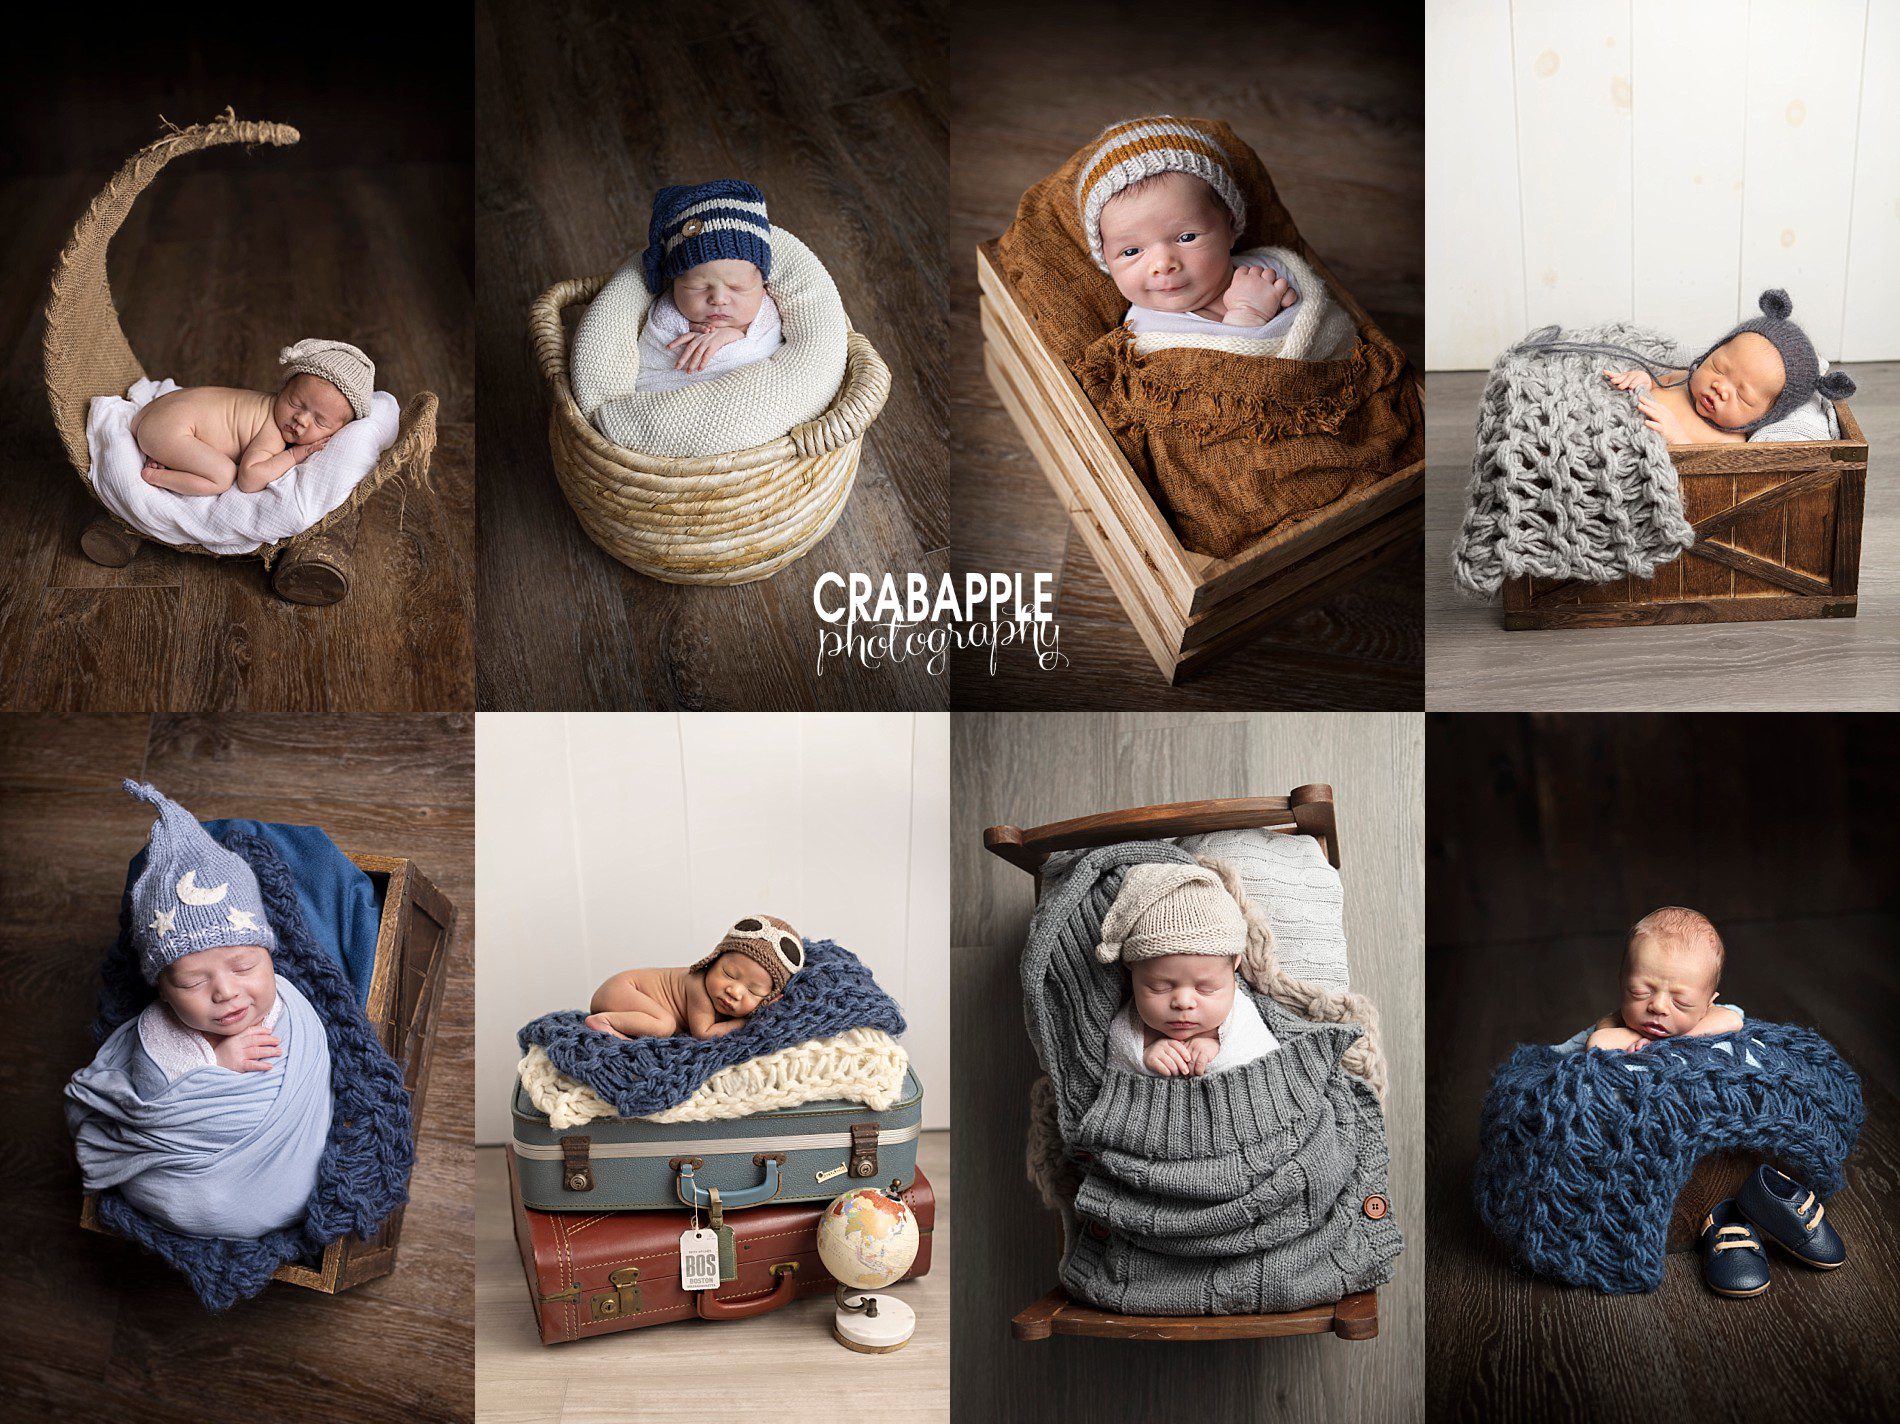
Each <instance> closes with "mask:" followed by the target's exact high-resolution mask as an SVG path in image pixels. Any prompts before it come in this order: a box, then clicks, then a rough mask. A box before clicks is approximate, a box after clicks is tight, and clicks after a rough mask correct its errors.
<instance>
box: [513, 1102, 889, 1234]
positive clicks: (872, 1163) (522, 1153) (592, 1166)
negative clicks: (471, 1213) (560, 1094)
mask: <svg viewBox="0 0 1900 1424" xmlns="http://www.w3.org/2000/svg"><path fill="white" fill-rule="evenodd" d="M923 1118H924V1090H923V1087H922V1085H921V1084H919V1083H918V1081H917V1075H916V1074H915V1073H913V1072H906V1073H905V1075H904V1086H903V1089H902V1090H901V1092H900V1093H899V1096H898V1100H897V1101H896V1102H895V1103H893V1104H892V1105H891V1106H890V1107H889V1108H886V1109H885V1110H884V1111H883V1112H874V1111H872V1110H871V1109H870V1108H868V1107H866V1106H865V1105H864V1104H863V1103H853V1102H824V1103H805V1104H803V1105H801V1106H799V1107H795V1108H777V1109H774V1110H773V1111H771V1112H762V1113H754V1114H752V1115H751V1116H750V1117H735V1118H726V1119H723V1120H721V1121H719V1122H670V1123H661V1122H647V1121H645V1120H644V1119H641V1118H619V1117H615V1118H598V1119H596V1120H595V1121H593V1122H589V1123H585V1124H583V1125H582V1126H580V1127H577V1128H570V1129H567V1130H565V1131H562V1130H557V1129H555V1128H552V1127H550V1126H548V1119H547V1115H546V1114H545V1113H543V1112H541V1111H540V1110H539V1109H538V1108H536V1107H535V1105H534V1104H533V1103H532V1102H530V1101H529V1099H528V1095H527V1092H526V1091H525V1090H524V1089H523V1088H522V1086H521V1084H520V1083H519V1082H517V1083H516V1084H515V1099H514V1149H515V1160H516V1162H517V1163H518V1165H519V1169H520V1178H521V1200H522V1201H523V1203H525V1204H526V1205H528V1206H530V1207H533V1208H534V1209H535V1210H536V1211H657V1210H661V1209H674V1210H677V1209H678V1208H679V1206H680V1205H681V1204H682V1203H683V1204H685V1205H688V1206H690V1205H693V1204H694V1203H695V1202H696V1203H697V1204H698V1205H699V1206H701V1207H707V1206H709V1205H710V1204H711V1200H712V1198H711V1193H712V1192H713V1191H714V1190H715V1189H716V1190H717V1191H718V1192H719V1200H720V1205H721V1207H722V1208H725V1209H731V1210H735V1211H736V1210H740V1209H742V1208H745V1207H748V1206H757V1205H758V1204H759V1203H761V1202H768V1201H776V1202H805V1201H829V1200H830V1199H831V1198H832V1197H835V1196H837V1195H838V1194H839V1193H841V1192H845V1191H849V1190H850V1189H851V1188H852V1187H864V1186H873V1185H876V1186H883V1187H890V1186H891V1184H892V1183H893V1182H895V1183H896V1184H897V1190H899V1191H901V1190H903V1189H904V1188H906V1187H908V1186H909V1185H910V1183H911V1178H912V1177H913V1176H915V1175H916V1172H917V1136H918V1133H919V1132H920V1131H921V1130H922V1126H923Z"/></svg>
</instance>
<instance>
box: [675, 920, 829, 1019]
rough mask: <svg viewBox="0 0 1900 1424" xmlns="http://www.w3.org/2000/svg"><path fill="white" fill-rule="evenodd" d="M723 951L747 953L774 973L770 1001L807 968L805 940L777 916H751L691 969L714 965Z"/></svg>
mask: <svg viewBox="0 0 1900 1424" xmlns="http://www.w3.org/2000/svg"><path fill="white" fill-rule="evenodd" d="M722 954H743V955H744V956H745V957H746V958H747V959H750V960H751V961H752V962H753V963H754V964H756V965H758V966H759V968H761V969H763V970H764V971H765V972H766V973H767V974H768V975H770V976H771V980H772V992H771V993H770V994H768V995H767V996H766V1002H767V1003H770V1002H771V1001H772V1000H773V999H776V998H777V997H778V996H779V995H780V994H782V993H784V992H785V986H786V985H787V984H788V983H790V982H791V978H792V976H793V975H794V974H796V973H798V971H799V970H801V969H803V968H804V967H805V941H804V940H802V939H800V938H799V936H798V931H797V930H795V929H793V928H792V927H791V926H790V925H788V924H786V923H785V921H783V920H781V919H780V918H779V917H778V916H777V915H747V916H746V917H745V918H744V919H743V920H740V921H739V922H738V923H737V924H735V925H734V926H733V927H732V928H731V929H729V930H727V931H726V937H725V938H724V939H722V940H720V941H719V944H718V946H717V947H716V948H715V949H714V950H713V952H712V953H711V954H709V955H707V956H706V957H705V958H704V959H702V960H700V961H699V963H697V964H695V965H693V966H692V968H691V969H690V970H689V971H688V972H689V973H692V974H698V973H700V972H702V971H703V970H705V969H708V968H710V967H711V965H712V962H713V961H714V960H715V959H717V958H719V956H720V955H722Z"/></svg>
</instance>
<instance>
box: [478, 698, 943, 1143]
mask: <svg viewBox="0 0 1900 1424" xmlns="http://www.w3.org/2000/svg"><path fill="white" fill-rule="evenodd" d="M949 776H950V719H949V716H948V714H947V713H941V712H933V713H891V714H884V713H830V714H823V713H758V714H752V713H733V714H727V713H713V712H692V713H687V714H683V715H681V714H676V713H662V712H650V713H489V712H484V713H482V714H481V715H480V716H479V717H478V718H477V719H476V723H475V798H476V799H475V808H476V817H475V887H476V890H475V893H476V911H477V913H476V921H477V924H478V925H479V926H480V928H479V931H478V933H477V939H476V947H475V963H476V973H475V1012H476V1021H475V1075H476V1076H475V1140H476V1141H477V1142H480V1143H493V1142H505V1141H506V1140H507V1139H508V1136H509V1118H508V1097H509V1093H510V1092H511V1090H512V1089H511V1085H512V1082H513V1073H514V1065H515V1062H516V1060H517V1058H518V1057H519V1053H518V1051H517V1049H516V1047H515V1037H514V1035H515V1030H516V1029H518V1028H520V1027H521V1025H522V1024H524V1023H526V1022H527V1021H528V1020H529V1019H531V1018H534V1017H536V1016H537V1015H539V1014H542V1013H546V1012H548V1011H550V1010H553V1009H569V1008H584V1007H586V1005H587V1001H588V999H589V998H590V997H591V996H592V994H593V992H594V989H595V988H596V987H597V986H598V985H599V984H600V983H601V982H602V981H603V980H605V979H606V978H607V976H608V975H610V974H612V973H614V972H615V971H617V970H620V969H626V968H630V967H633V966H636V965H660V964H689V963H691V962H692V961H694V960H695V959H697V958H699V956H700V955H702V954H704V953H705V952H706V951H707V950H708V949H710V948H711V947H712V946H713V945H714V944H716V943H718V941H719V937H720V935H721V934H722V933H723V932H724V931H725V929H726V928H727V926H729V925H730V924H731V923H732V922H733V921H734V920H735V919H737V918H739V917H740V916H741V915H746V914H752V913H756V912H764V913H766V914H773V915H778V916H780V917H781V918H783V919H786V920H789V921H790V922H791V923H792V924H794V925H795V926H797V927H798V930H799V932H800V933H801V934H803V935H805V936H806V937H807V938H810V939H832V940H836V941H837V942H838V943H839V944H841V945H843V946H844V947H845V948H847V949H849V950H850V951H851V952H852V953H853V954H855V955H857V956H858V958H859V959H861V960H863V961H864V963H865V965H866V966H867V967H869V969H870V970H871V972H872V973H873V974H874V975H876V976H877V981H878V983H879V984H880V985H882V986H883V987H884V989H885V990H886V992H888V993H889V994H890V995H891V997H892V998H894V999H896V1000H897V1001H898V1003H899V1004H901V1005H902V1006H903V1009H904V1017H905V1019H906V1021H907V1022H908V1024H909V1031H908V1032H907V1033H906V1034H905V1036H904V1039H903V1042H904V1045H905V1047H906V1048H908V1049H909V1050H910V1055H911V1061H912V1063H913V1064H914V1065H915V1067H916V1071H917V1076H918V1078H919V1080H920V1081H921V1082H922V1083H923V1085H924V1126H925V1127H927V1128H937V1127H948V1126H949V1125H950V948H949V946H950V889H949V875H950V846H949Z"/></svg>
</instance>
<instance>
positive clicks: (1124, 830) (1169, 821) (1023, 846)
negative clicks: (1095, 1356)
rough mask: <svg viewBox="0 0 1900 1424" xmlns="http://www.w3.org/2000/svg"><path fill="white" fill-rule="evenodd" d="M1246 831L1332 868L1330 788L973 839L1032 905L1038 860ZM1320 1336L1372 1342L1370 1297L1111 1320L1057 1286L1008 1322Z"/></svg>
mask: <svg viewBox="0 0 1900 1424" xmlns="http://www.w3.org/2000/svg"><path fill="white" fill-rule="evenodd" d="M1250 826H1259V827H1263V828H1265V829H1267V830H1272V831H1279V832H1281V833H1283V834H1285V835H1294V836H1311V837H1313V839H1314V840H1316V841H1318V842H1319V845H1320V849H1321V850H1323V851H1324V852H1325V854H1326V859H1327V861H1328V862H1329V863H1330V864H1331V865H1332V866H1333V868H1334V869H1338V867H1339V832H1338V827H1337V824H1336V822H1335V820H1334V816H1333V788H1332V787H1330V786H1321V785H1313V786H1297V787H1295V788H1294V789H1293V791H1292V792H1291V793H1290V794H1288V795H1286V796H1253V797H1242V798H1235V799H1230V800H1222V801H1180V802H1176V803H1174V804H1173V805H1168V806H1136V807H1133V808H1131V809H1129V810H1126V811H1107V812H1103V813H1101V814H1099V815H1094V816H1081V817H1078V818H1076V819H1075V820H1071V821H1054V822H1051V823H1050V824H1049V825H1046V826H1036V827H1034V828H1033V829H1031V830H1027V831H1025V830H1022V829H1020V828H1018V827H1016V826H991V827H990V828H989V829H988V830H986V831H984V832H983V848H984V849H985V850H987V851H989V852H990V853H991V854H992V855H997V856H1001V857H1002V858H1003V859H1004V860H1007V861H1008V862H1009V863H1010V864H1011V865H1015V866H1020V867H1021V868H1022V869H1024V870H1026V871H1028V872H1029V873H1030V874H1031V875H1032V876H1035V877H1036V894H1037V897H1038V898H1040V897H1041V894H1042V879H1041V874H1040V872H1041V869H1042V863H1043V862H1044V861H1045V860H1047V859H1048V858H1049V857H1050V855H1052V854H1053V853H1055V852H1056V851H1059V850H1079V849H1083V848H1087V847H1094V846H1104V845H1114V844H1115V843H1117V842H1118V841H1140V840H1162V839H1165V838H1167V837H1171V836H1194V835H1202V834H1205V833H1206V832H1208V831H1233V830H1242V829H1245V828H1247V827H1250ZM1328 1331H1331V1332H1332V1333H1333V1334H1335V1335H1337V1336H1338V1337H1339V1338H1340V1339H1342V1340H1370V1339H1372V1338H1373V1337H1374V1336H1375V1335H1377V1334H1378V1333H1379V1300H1378V1292H1377V1291H1358V1292H1355V1293H1354V1294H1352V1295H1349V1296H1346V1297H1345V1298H1344V1299H1343V1300H1339V1301H1335V1302H1334V1303H1332V1304H1331V1305H1312V1306H1307V1307H1306V1308H1305V1309H1302V1310H1289V1311H1282V1312H1279V1313H1276V1314H1270V1315H1117V1314H1114V1313H1112V1312H1110V1311H1105V1310H1098V1309H1096V1308H1095V1307H1094V1306H1090V1305H1083V1304H1081V1303H1080V1302H1077V1301H1074V1300H1071V1299H1070V1298H1069V1295H1068V1292H1067V1291H1065V1290H1063V1289H1062V1288H1061V1287H1060V1286H1058V1287H1056V1289H1054V1290H1052V1291H1050V1292H1049V1293H1048V1294H1047V1295H1045V1296H1043V1297H1042V1299H1040V1300H1038V1301H1036V1302H1035V1303H1034V1304H1032V1305H1029V1306H1025V1307H1024V1308H1023V1309H1022V1310H1019V1311H1018V1312H1017V1313H1016V1315H1015V1317H1014V1318H1013V1319H1012V1320H1011V1321H1010V1333H1011V1334H1013V1335H1014V1336H1015V1337H1016V1338H1017V1339H1018V1340H1047V1339H1048V1338H1049V1337H1050V1336H1051V1335H1092V1336H1098V1337H1101V1338H1105V1339H1111V1340H1257V1339H1267V1338H1270V1337H1273V1336H1278V1335H1323V1334H1325V1333H1326V1332H1328Z"/></svg>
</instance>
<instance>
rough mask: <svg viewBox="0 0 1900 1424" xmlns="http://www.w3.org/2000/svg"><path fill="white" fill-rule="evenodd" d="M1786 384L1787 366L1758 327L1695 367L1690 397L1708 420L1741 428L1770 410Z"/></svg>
mask: <svg viewBox="0 0 1900 1424" xmlns="http://www.w3.org/2000/svg"><path fill="white" fill-rule="evenodd" d="M1787 384H1788V372H1787V368H1786V367H1784V366H1783V365H1782V364H1781V353H1780V352H1779V351H1777V350H1775V344H1774V343H1773V342H1772V341H1770V340H1769V339H1768V338H1767V337H1765V336H1763V335H1762V334H1761V333H1760V332H1758V331H1744V332H1743V333H1742V334H1741V335H1740V336H1738V337H1736V338H1735V339H1734V340H1733V341H1724V342H1723V343H1722V344H1721V345H1720V346H1718V347H1716V348H1715V350H1713V351H1711V352H1710V353H1709V359H1708V360H1706V361H1704V362H1703V363H1702V364H1701V365H1700V366H1697V367H1696V368H1695V372H1694V374H1692V375H1691V376H1690V377H1689V398H1690V399H1691V400H1692V401H1693V402H1694V403H1695V413H1696V414H1697V415H1699V416H1701V417H1702V418H1703V419H1704V420H1706V421H1708V422H1709V424H1711V425H1719V426H1721V427H1722V428H1723V429H1724V430H1739V429H1741V428H1742V427H1743V426H1744V425H1747V424H1749V423H1750V422H1751V421H1756V420H1760V419H1761V418H1762V417H1763V416H1764V415H1766V414H1768V408H1769V407H1770V406H1772V405H1773V404H1774V403H1775V398H1776V397H1777V396H1779V395H1780V394H1781V389H1782V387H1783V386H1785V385H1787Z"/></svg>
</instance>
